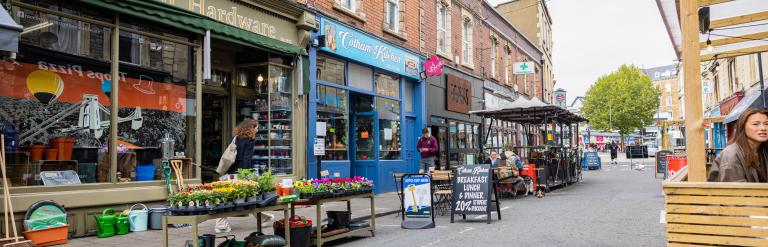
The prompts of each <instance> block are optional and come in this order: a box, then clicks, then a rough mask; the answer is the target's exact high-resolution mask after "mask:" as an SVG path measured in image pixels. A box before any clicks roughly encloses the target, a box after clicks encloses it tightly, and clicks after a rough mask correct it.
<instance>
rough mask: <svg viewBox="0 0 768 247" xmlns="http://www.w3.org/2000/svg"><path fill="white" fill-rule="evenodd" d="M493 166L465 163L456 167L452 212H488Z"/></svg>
mask: <svg viewBox="0 0 768 247" xmlns="http://www.w3.org/2000/svg"><path fill="white" fill-rule="evenodd" d="M490 168H491V166H490V165H488V164H482V165H464V166H460V167H458V168H456V173H455V174H456V177H455V178H454V180H453V206H452V210H451V214H488V213H489V212H490V210H489V207H488V206H489V204H490V201H491V200H490V198H491V197H490V189H491V185H490V183H491V173H490Z"/></svg>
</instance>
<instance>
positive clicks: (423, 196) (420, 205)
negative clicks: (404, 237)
mask: <svg viewBox="0 0 768 247" xmlns="http://www.w3.org/2000/svg"><path fill="white" fill-rule="evenodd" d="M431 185H432V183H431V180H430V177H429V176H428V175H423V174H418V175H417V174H412V175H406V176H405V177H403V186H402V193H403V210H405V217H408V218H428V217H430V216H432V190H431V188H430V186H431Z"/></svg>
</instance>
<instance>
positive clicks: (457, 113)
mask: <svg viewBox="0 0 768 247" xmlns="http://www.w3.org/2000/svg"><path fill="white" fill-rule="evenodd" d="M427 82H429V87H428V89H427V99H426V102H430V104H428V105H427V116H429V123H428V126H429V128H430V130H431V133H432V135H433V136H434V137H435V138H437V142H438V157H437V158H438V159H437V162H436V165H437V167H439V169H452V168H454V167H457V166H461V165H465V164H480V163H482V162H483V161H482V160H480V159H481V156H480V150H481V147H480V143H481V137H482V136H483V135H481V132H480V131H481V129H482V126H480V125H481V123H482V119H481V118H480V117H477V116H472V115H470V114H469V111H472V110H481V109H482V107H483V106H482V103H481V102H482V100H483V99H482V96H483V81H482V80H481V79H479V78H476V77H474V76H471V75H468V74H464V73H463V72H461V71H459V70H456V69H454V68H451V67H448V66H446V67H443V74H442V75H440V76H434V77H429V78H428V79H427Z"/></svg>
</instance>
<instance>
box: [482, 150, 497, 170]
mask: <svg viewBox="0 0 768 247" xmlns="http://www.w3.org/2000/svg"><path fill="white" fill-rule="evenodd" d="M498 156H499V154H498V153H496V151H491V158H490V159H487V160H485V164H491V168H495V167H499V163H501V160H500V159H499V157H498Z"/></svg>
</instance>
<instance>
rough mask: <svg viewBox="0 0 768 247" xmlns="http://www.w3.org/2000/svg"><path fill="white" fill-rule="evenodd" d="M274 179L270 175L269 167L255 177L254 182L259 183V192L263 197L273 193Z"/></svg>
mask: <svg viewBox="0 0 768 247" xmlns="http://www.w3.org/2000/svg"><path fill="white" fill-rule="evenodd" d="M274 180H275V177H274V176H273V175H272V170H271V169H268V170H266V171H264V173H262V174H261V176H259V177H258V178H256V182H258V183H259V188H260V189H261V193H262V194H264V196H265V198H264V199H266V197H267V196H272V195H273V194H274V193H275V192H274V191H275V187H274V186H273V182H274Z"/></svg>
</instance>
